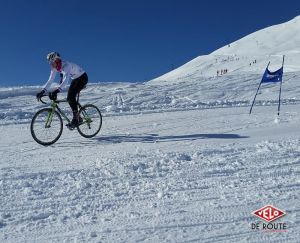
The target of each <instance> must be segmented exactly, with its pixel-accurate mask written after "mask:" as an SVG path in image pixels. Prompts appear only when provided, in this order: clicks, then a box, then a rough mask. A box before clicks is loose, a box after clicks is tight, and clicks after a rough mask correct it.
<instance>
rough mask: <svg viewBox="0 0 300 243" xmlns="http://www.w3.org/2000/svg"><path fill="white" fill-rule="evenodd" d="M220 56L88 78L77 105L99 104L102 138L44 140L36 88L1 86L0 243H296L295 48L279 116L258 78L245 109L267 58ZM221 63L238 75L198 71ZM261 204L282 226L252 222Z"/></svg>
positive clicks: (299, 195) (273, 93) (298, 117)
mask: <svg viewBox="0 0 300 243" xmlns="http://www.w3.org/2000/svg"><path fill="white" fill-rule="evenodd" d="M295 20H297V21H298V18H296V19H295ZM297 21H296V22H297ZM293 23H294V22H293V21H291V22H290V23H286V24H291V25H292V24H293ZM279 27H280V26H277V27H276V28H275V27H274V28H275V29H277V28H279ZM289 28H292V27H289ZM289 28H288V29H289ZM271 30H273V29H272V27H270V31H271ZM258 33H259V32H258ZM254 34H255V33H254ZM259 36H262V35H261V34H259ZM272 40H273V38H272ZM272 40H269V41H270V43H271V42H272ZM241 42H242V40H241ZM245 43H247V41H246V42H245ZM244 45H246V44H244ZM233 46H234V45H233ZM246 49H247V48H246ZM282 50H283V49H282ZM282 50H281V51H282ZM284 50H288V49H286V47H285V48H284ZM292 50H297V48H295V49H290V52H289V53H293V51H292ZM217 52H218V53H217V55H215V54H213V55H208V56H205V57H199V58H197V59H195V60H193V61H191V62H190V63H188V64H186V65H185V66H184V67H182V68H179V69H178V70H175V71H174V72H173V73H170V74H166V76H165V78H163V79H160V80H154V81H151V82H147V83H138V84H132V83H104V84H89V85H88V88H87V89H85V90H84V91H83V92H82V97H81V102H82V103H93V104H95V105H97V106H98V107H99V108H100V109H101V111H102V113H103V128H102V130H101V131H100V133H99V135H98V136H96V137H95V138H93V139H85V138H83V137H80V135H79V134H78V133H77V132H76V131H69V130H67V129H64V131H63V134H62V137H61V138H60V139H59V140H58V141H57V143H55V144H54V145H52V146H49V147H43V146H40V145H38V144H37V143H36V142H35V141H34V140H33V139H32V137H31V135H30V131H29V126H30V121H31V118H32V116H33V115H34V113H35V112H36V111H37V110H39V109H41V108H43V107H45V105H42V104H40V103H37V101H36V100H35V93H36V92H37V90H39V89H40V88H39V87H13V88H1V89H0V130H1V139H0V196H1V200H0V242H14V243H15V242H39V243H40V242H299V238H300V179H299V178H300V177H299V175H300V149H299V148H300V139H299V136H300V132H299V123H300V99H299V93H300V83H299V78H300V72H299V70H298V69H297V65H294V64H295V63H296V61H293V60H294V59H293V58H295V57H296V56H295V55H297V53H296V51H295V52H294V54H293V55H290V54H288V55H287V59H286V63H287V65H290V68H291V67H292V64H291V63H294V64H293V65H294V67H296V68H295V69H293V70H292V68H291V69H290V70H291V71H290V72H285V73H284V82H283V85H282V102H283V103H282V107H281V115H280V117H279V118H278V117H277V116H276V114H277V99H278V90H279V86H278V84H275V85H272V84H271V85H264V86H263V87H262V90H261V91H260V93H259V95H258V97H257V103H256V106H255V107H254V110H253V114H252V115H251V116H249V114H248V112H249V108H250V107H249V105H250V102H251V99H252V98H253V95H254V93H255V91H256V88H257V85H258V83H259V81H260V78H261V75H262V72H263V69H264V68H265V65H266V61H267V58H266V56H264V57H262V58H261V59H258V61H257V63H256V64H257V66H260V68H262V70H259V72H257V70H258V69H257V70H256V67H253V70H252V71H251V70H250V69H249V67H250V66H249V61H250V59H251V60H252V58H253V57H250V56H248V55H249V54H247V56H245V59H243V58H240V59H239V60H235V59H231V58H232V53H225V51H224V52H223V50H222V49H220V50H218V51H217ZM273 54H274V53H272V55H273ZM277 54H278V53H276V55H277ZM280 54H282V53H280ZM225 55H226V58H228V57H229V59H226V60H225V59H224V60H223V58H225ZM240 55H244V54H240ZM216 57H217V58H216ZM273 57H274V58H275V59H276V60H277V58H278V63H276V61H274V63H275V64H278V65H280V62H281V56H271V57H270V58H273ZM247 58H248V59H247ZM264 58H266V59H264ZM204 59H205V60H206V62H202V61H201V60H204ZM216 59H217V61H216ZM275 59H274V60H275ZM199 60H200V61H199ZM209 60H211V63H210V62H209ZM295 60H296V59H295ZM213 62H216V63H213ZM229 63H231V65H232V68H234V67H235V68H236V71H232V72H231V71H230V69H229V72H228V73H227V74H226V75H222V76H220V77H215V75H210V74H209V73H204V71H205V70H208V71H209V70H211V72H212V70H213V71H215V69H216V68H220V67H221V66H222V65H223V66H224V67H225V66H226V65H229ZM241 63H244V64H245V67H244V68H243V67H240V66H239V65H240V64H241ZM247 63H248V64H247ZM210 64H211V66H209V65H210ZM225 64H226V65H225ZM197 65H198V66H197ZM217 65H220V66H217ZM223 66H222V67H223ZM246 66H247V68H246ZM251 67H252V65H251ZM273 67H274V66H273ZM239 68H240V69H239ZM274 68H277V67H276V65H275V67H274ZM201 72H203V73H201ZM213 76H214V77H213ZM65 95H66V94H65V93H62V94H59V97H62V96H65ZM64 108H66V109H67V110H68V109H69V108H68V107H64ZM266 204H272V205H274V206H275V207H278V208H279V209H281V210H283V211H285V212H286V215H285V216H284V217H282V218H281V219H278V220H277V221H275V222H281V223H286V225H287V230H286V231H284V232H270V231H262V230H253V229H252V228H251V224H252V223H257V222H262V221H261V220H259V219H258V218H257V217H255V216H253V215H252V212H253V211H254V210H257V209H259V208H261V207H263V206H265V205H266Z"/></svg>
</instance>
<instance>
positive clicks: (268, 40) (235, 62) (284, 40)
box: [152, 16, 300, 82]
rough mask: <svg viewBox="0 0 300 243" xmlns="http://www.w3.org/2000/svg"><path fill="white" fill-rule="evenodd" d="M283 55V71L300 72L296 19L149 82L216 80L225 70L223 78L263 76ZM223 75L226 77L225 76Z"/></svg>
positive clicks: (299, 24)
mask: <svg viewBox="0 0 300 243" xmlns="http://www.w3.org/2000/svg"><path fill="white" fill-rule="evenodd" d="M283 55H285V71H286V72H297V71H300V16H298V17H296V18H294V19H292V20H291V21H289V22H286V23H283V24H279V25H275V26H271V27H268V28H265V29H262V30H259V31H257V32H254V33H252V34H250V35H248V36H246V37H244V38H242V39H240V40H237V41H235V42H233V43H228V45H226V46H224V47H222V48H220V49H218V50H216V51H214V52H212V53H211V54H209V55H205V56H199V57H197V58H195V59H194V60H191V61H190V62H188V63H186V64H184V65H183V66H181V67H179V68H177V69H175V70H173V71H171V72H169V73H167V74H165V75H163V76H161V77H158V78H156V79H154V80H153V81H152V82H161V81H164V80H167V81H173V82H174V81H178V80H181V81H182V80H188V79H197V78H201V77H203V76H205V77H214V76H217V71H219V72H221V70H224V69H227V70H228V72H227V74H233V75H235V74H240V73H245V72H246V73H256V74H261V73H263V71H264V69H265V67H266V65H267V64H268V62H269V61H270V62H271V64H270V69H271V70H276V69H278V68H279V67H280V66H281V63H282V56H283ZM227 74H226V75H227Z"/></svg>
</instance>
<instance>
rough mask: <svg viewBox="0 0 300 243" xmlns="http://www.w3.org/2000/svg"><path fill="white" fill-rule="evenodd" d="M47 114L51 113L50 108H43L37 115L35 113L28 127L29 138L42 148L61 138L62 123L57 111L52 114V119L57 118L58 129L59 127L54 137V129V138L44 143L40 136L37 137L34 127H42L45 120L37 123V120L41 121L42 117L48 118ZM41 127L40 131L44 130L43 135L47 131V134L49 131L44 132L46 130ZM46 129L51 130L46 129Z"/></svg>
mask: <svg viewBox="0 0 300 243" xmlns="http://www.w3.org/2000/svg"><path fill="white" fill-rule="evenodd" d="M49 112H52V109H51V108H44V109H41V110H39V111H38V112H37V113H35V115H34V116H33V118H32V120H31V125H30V131H31V136H32V137H33V139H34V140H35V141H36V142H37V143H39V144H41V145H44V146H48V145H51V144H54V143H55V142H56V141H57V140H58V139H59V138H60V136H61V134H62V131H63V122H62V118H61V116H60V114H59V113H58V112H57V111H54V112H53V118H54V117H55V118H58V125H57V126H58V127H59V131H58V133H57V135H56V132H55V129H54V132H55V134H54V138H51V139H49V140H48V141H46V139H43V138H42V136H39V135H37V128H36V126H35V125H42V124H45V120H42V121H39V119H42V116H45V117H48V114H49ZM53 118H52V122H53ZM43 126H44V125H42V126H41V127H42V129H41V130H45V133H47V131H48V132H49V131H50V130H46V129H47V128H46V127H45V126H44V127H43ZM48 128H51V126H50V127H48Z"/></svg>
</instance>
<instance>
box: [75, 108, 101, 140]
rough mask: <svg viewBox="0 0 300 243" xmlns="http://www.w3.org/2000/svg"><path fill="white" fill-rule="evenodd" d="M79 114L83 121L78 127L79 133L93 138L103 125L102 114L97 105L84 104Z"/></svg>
mask: <svg viewBox="0 0 300 243" xmlns="http://www.w3.org/2000/svg"><path fill="white" fill-rule="evenodd" d="M79 116H80V117H81V118H82V120H83V122H82V124H80V125H79V126H78V127H77V130H78V132H79V134H80V135H81V136H83V137H85V138H92V137H94V136H96V135H97V133H98V132H99V131H100V129H101V126H102V115H101V112H100V110H99V109H98V107H97V106H95V105H91V104H89V105H84V106H83V107H81V109H80V110H79Z"/></svg>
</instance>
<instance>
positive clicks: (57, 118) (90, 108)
mask: <svg viewBox="0 0 300 243" xmlns="http://www.w3.org/2000/svg"><path fill="white" fill-rule="evenodd" d="M45 96H47V95H44V96H43V97H45ZM41 102H42V103H43V104H47V103H46V102H45V101H43V99H42V98H41ZM63 102H67V100H66V99H63V100H52V102H51V105H50V107H48V108H43V109H41V110H39V111H37V112H36V113H35V115H34V116H33V118H32V120H31V125H30V131H31V135H32V137H33V139H34V140H35V141H36V142H37V143H39V144H41V145H44V146H48V145H51V144H54V143H55V142H56V141H57V140H58V139H59V138H60V136H61V134H62V132H63V119H62V118H64V119H65V120H66V121H67V122H68V124H70V122H71V121H70V119H69V118H68V117H67V116H66V114H65V113H64V112H63V111H62V110H61V109H60V108H59V106H58V104H59V103H63ZM77 104H78V108H79V117H81V118H82V122H81V123H80V124H79V126H77V127H76V128H77V131H78V132H79V134H80V135H81V136H83V137H85V138H92V137H94V136H96V135H97V134H98V132H99V131H100V129H101V126H102V115H101V112H100V110H99V109H98V107H97V106H95V105H93V104H86V105H84V106H81V104H80V103H79V94H78V96H77ZM68 128H69V129H70V130H74V129H75V128H71V127H68Z"/></svg>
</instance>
